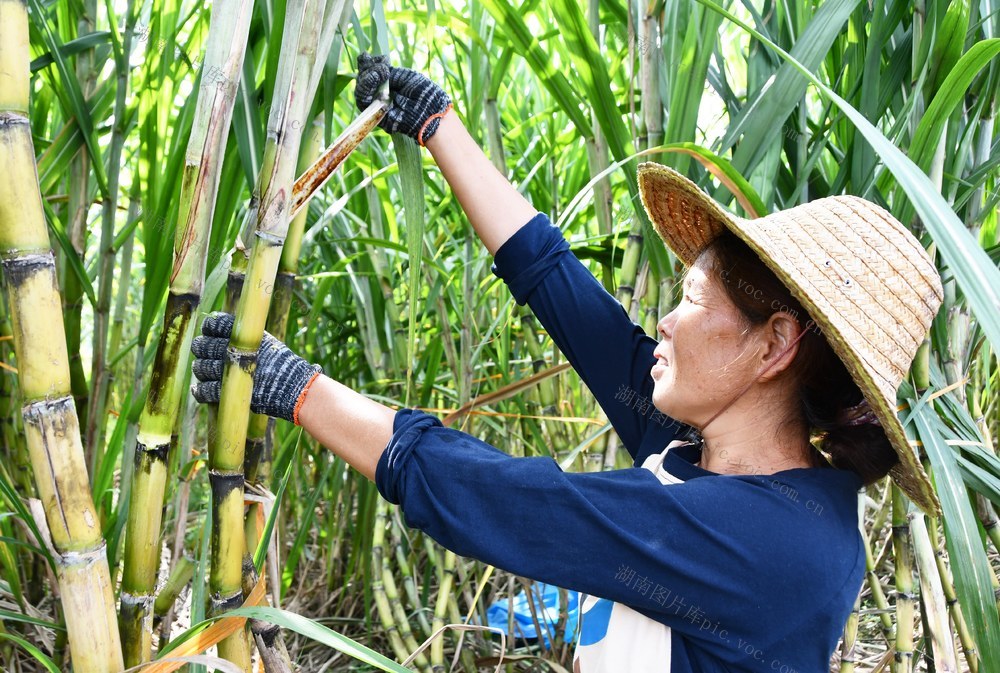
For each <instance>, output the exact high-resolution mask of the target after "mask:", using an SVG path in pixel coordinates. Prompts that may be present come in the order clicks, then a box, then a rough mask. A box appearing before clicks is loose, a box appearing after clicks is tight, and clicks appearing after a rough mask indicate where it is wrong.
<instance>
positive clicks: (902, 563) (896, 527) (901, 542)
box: [892, 484, 916, 673]
mask: <svg viewBox="0 0 1000 673" xmlns="http://www.w3.org/2000/svg"><path fill="white" fill-rule="evenodd" d="M906 509H907V502H906V499H905V496H904V495H903V492H902V491H900V490H899V487H897V486H896V485H895V484H893V485H892V551H893V558H894V559H895V571H896V654H895V655H894V673H910V672H911V671H912V670H913V616H914V599H915V598H916V595H915V594H914V593H913V570H912V561H911V560H910V559H911V555H912V547H911V542H910V520H909V518H908V517H907V511H906Z"/></svg>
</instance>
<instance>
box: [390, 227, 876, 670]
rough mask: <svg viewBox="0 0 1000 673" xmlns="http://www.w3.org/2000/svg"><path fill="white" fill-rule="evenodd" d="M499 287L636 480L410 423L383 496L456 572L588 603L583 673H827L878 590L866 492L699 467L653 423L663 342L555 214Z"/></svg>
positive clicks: (411, 414) (830, 475) (811, 472)
mask: <svg viewBox="0 0 1000 673" xmlns="http://www.w3.org/2000/svg"><path fill="white" fill-rule="evenodd" d="M493 271H494V273H495V274H496V275H497V276H499V277H500V278H502V279H503V280H504V281H505V282H506V283H507V285H508V287H509V288H510V291H511V292H512V293H513V295H514V297H515V299H516V301H517V302H518V303H520V304H522V305H523V304H524V303H528V305H529V306H530V307H531V309H532V310H533V311H534V313H535V315H536V316H537V317H538V319H539V321H540V322H541V323H542V325H544V326H545V328H546V329H547V331H548V333H549V335H550V336H551V337H552V339H553V340H554V341H555V343H556V345H557V346H558V347H559V349H560V350H561V351H562V352H563V353H564V354H565V355H566V357H567V358H568V360H569V361H570V363H571V364H572V365H573V367H574V368H575V369H576V371H577V372H578V373H579V375H580V377H581V378H582V380H583V381H584V383H585V384H586V385H587V386H588V388H589V389H590V390H591V391H592V392H593V394H594V396H595V397H596V398H597V400H598V402H599V403H600V404H601V406H602V408H603V409H604V411H605V413H606V414H607V416H608V419H609V420H610V421H611V423H612V425H613V426H614V428H615V430H616V431H617V433H618V434H619V436H620V437H621V440H622V444H623V445H624V446H625V448H626V449H627V450H628V451H629V453H630V454H631V455H632V456H633V457H634V459H635V465H636V467H632V468H628V469H623V470H612V471H606V472H599V473H567V472H563V471H562V470H561V469H560V468H559V466H558V465H557V464H556V462H555V461H553V460H552V459H551V458H547V457H536V458H513V457H511V456H508V455H507V454H505V453H504V452H502V451H499V450H498V449H496V448H494V447H492V446H490V445H488V444H486V443H485V442H483V441H481V440H479V439H477V438H475V437H472V436H470V435H468V434H466V433H463V432H460V431H458V430H452V429H449V428H445V427H443V426H442V425H441V423H440V421H438V420H437V419H436V418H435V417H433V416H430V415H428V414H425V413H423V412H419V411H415V410H412V409H402V410H400V411H398V412H397V413H396V417H395V422H394V427H393V430H394V433H393V436H392V438H391V440H390V441H389V444H388V445H387V447H386V449H385V451H384V452H383V454H382V456H381V457H380V460H379V463H378V467H377V470H376V484H377V486H378V489H379V492H380V493H381V494H382V495H383V496H384V497H385V498H386V499H388V500H389V501H390V502H392V503H396V504H399V505H400V506H401V507H402V510H403V515H404V518H405V521H406V523H407V525H409V526H411V527H413V528H418V529H420V530H423V531H425V532H426V533H427V534H428V535H430V536H431V537H432V538H434V539H435V540H437V541H438V542H439V543H441V544H442V545H444V546H445V547H447V548H448V549H451V550H453V551H455V552H457V553H458V554H461V555H463V556H467V557H471V558H476V559H479V560H481V561H483V562H486V563H490V564H493V565H495V566H497V567H498V568H502V569H504V570H508V571H510V572H513V573H516V574H518V575H522V576H525V577H529V578H532V579H535V580H539V581H543V582H548V583H552V584H556V585H559V586H562V587H565V588H567V589H571V590H577V591H580V592H583V593H584V594H586V600H585V601H584V602H583V604H582V605H583V609H584V614H583V616H582V629H581V635H580V640H579V641H578V643H577V659H578V660H577V662H576V663H577V666H578V667H579V668H578V670H580V671H581V673H597V672H598V671H623V670H629V671H647V670H649V671H665V672H667V673H695V672H699V673H715V672H721V671H779V672H781V673H792V672H797V673H814V672H815V673H820V672H824V671H828V667H829V660H830V656H831V654H832V652H833V650H834V648H835V647H836V644H837V642H838V639H839V637H840V635H841V633H842V631H843V628H844V624H845V622H846V620H847V617H848V615H849V613H850V611H851V609H852V607H853V604H854V601H855V599H856V597H857V595H858V591H859V589H860V587H861V583H862V580H863V577H864V571H865V552H864V547H863V545H862V544H861V542H862V540H861V536H860V532H859V530H858V514H857V490H858V489H859V488H860V486H861V479H860V478H859V477H858V476H857V475H856V474H855V473H853V472H849V471H843V470H837V469H834V468H797V469H791V470H784V471H781V472H777V473H775V474H769V475H730V474H726V475H722V474H716V473H713V472H709V471H707V470H704V469H701V468H699V467H697V466H696V465H695V463H697V462H698V461H699V459H700V449H699V448H698V447H697V446H694V445H690V444H687V445H684V444H683V443H682V442H680V441H677V440H678V436H679V433H680V432H681V430H682V429H683V426H682V425H680V424H678V423H676V422H675V421H673V420H672V419H670V418H668V417H666V416H664V415H663V414H661V413H660V412H658V411H657V410H656V409H655V408H653V406H652V402H651V395H652V388H653V382H652V379H651V377H650V375H649V370H650V367H651V366H652V364H653V362H654V358H653V349H654V347H655V345H656V342H655V341H654V340H653V339H651V338H650V337H648V336H647V335H646V334H645V333H644V332H643V330H642V329H641V328H640V327H639V326H638V325H636V324H634V323H633V322H632V321H631V320H630V319H629V317H628V315H627V314H626V312H625V311H624V309H623V308H622V306H621V304H620V303H619V302H618V301H617V300H615V299H614V297H612V296H611V295H610V294H608V293H607V292H606V291H605V290H604V288H603V286H601V284H600V283H599V282H598V281H597V279H596V278H595V277H594V276H593V275H592V274H591V273H590V272H589V271H588V270H587V268H586V267H584V266H583V264H581V263H580V261H579V260H578V259H577V258H576V256H575V255H573V253H572V252H571V251H570V249H569V245H568V243H567V242H566V240H565V238H564V237H563V236H562V234H561V232H560V231H559V229H558V228H556V227H554V226H552V225H551V224H550V222H549V219H548V217H546V216H545V215H544V214H538V215H537V216H535V217H534V218H533V219H532V220H531V221H529V222H528V223H527V224H525V225H524V226H523V227H521V228H520V229H519V230H518V231H517V232H516V233H515V234H514V235H513V236H512V237H511V238H510V239H509V240H508V241H507V242H506V243H504V245H503V246H501V248H500V249H499V250H498V251H497V253H496V255H495V258H494V266H493ZM668 446H669V447H670V448H669V449H668ZM581 652H584V653H586V656H583V655H581Z"/></svg>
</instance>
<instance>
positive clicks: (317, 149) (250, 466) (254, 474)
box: [244, 121, 323, 579]
mask: <svg viewBox="0 0 1000 673" xmlns="http://www.w3.org/2000/svg"><path fill="white" fill-rule="evenodd" d="M322 151H323V125H322V123H321V122H319V121H317V122H315V123H314V124H313V125H312V126H311V127H310V130H309V132H308V133H307V134H306V138H305V140H304V142H303V147H302V151H301V153H300V155H299V161H298V165H297V167H296V172H297V174H299V175H302V174H304V173H306V172H307V170H308V169H309V167H310V166H312V164H313V162H314V161H316V160H317V159H318V158H319V157H320V154H321V153H322ZM308 214H309V211H308V209H307V208H300V209H299V213H298V214H297V215H296V216H295V217H294V218H292V221H291V223H290V224H289V225H288V234H287V236H286V237H285V244H284V246H282V249H281V261H280V262H279V263H278V275H277V278H276V279H275V283H274V294H273V297H272V299H271V307H270V310H269V311H268V314H267V325H266V329H267V331H268V332H270V333H271V334H273V335H274V336H275V337H276V338H277V339H280V340H281V341H284V340H285V336H286V331H287V327H288V312H289V309H290V308H291V305H292V291H293V290H294V287H295V274H297V273H298V270H299V251H300V250H301V249H302V235H303V233H304V232H305V226H306V218H307V216H308ZM274 427H275V423H274V420H273V419H270V421H269V419H268V418H267V416H262V415H260V414H251V417H250V425H249V427H248V429H247V444H246V456H245V457H244V463H245V472H246V482H247V483H248V484H254V485H257V486H262V487H264V488H270V479H271V458H272V455H271V454H272V451H273V447H274ZM260 507H261V505H260V503H256V502H255V503H251V504H250V507H249V508H248V510H247V515H246V522H247V525H246V534H247V547H248V548H249V549H250V550H251V552H252V551H253V550H254V549H256V548H257V544H258V543H259V542H260V540H259V539H258V538H257V536H256V534H255V533H256V530H257V527H256V523H255V522H256V520H257V510H258V509H259V508H260ZM275 533H277V531H275ZM275 579H280V578H275Z"/></svg>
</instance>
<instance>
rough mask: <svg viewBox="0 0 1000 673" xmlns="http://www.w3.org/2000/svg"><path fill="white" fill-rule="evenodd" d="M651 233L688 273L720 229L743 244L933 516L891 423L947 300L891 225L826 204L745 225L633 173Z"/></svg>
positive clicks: (926, 263)
mask: <svg viewBox="0 0 1000 673" xmlns="http://www.w3.org/2000/svg"><path fill="white" fill-rule="evenodd" d="M639 194H640V196H641V197H642V204H643V206H644V207H645V208H646V213H647V214H648V215H649V219H650V221H651V222H652V223H653V227H654V228H655V229H656V231H657V233H659V235H660V237H661V238H662V239H663V240H664V242H665V243H666V244H667V245H668V246H669V247H670V248H671V249H672V250H673V251H674V253H676V255H677V257H678V258H680V260H681V261H682V262H683V263H684V264H686V265H689V266H690V265H691V264H693V263H694V261H695V259H697V257H698V255H699V254H700V253H701V251H702V250H704V249H705V247H706V246H707V245H708V244H709V243H710V242H711V241H712V240H713V239H714V238H716V237H717V236H718V235H719V234H720V233H722V232H723V230H724V229H729V230H730V231H732V232H733V233H734V234H736V235H737V236H738V237H739V238H741V239H742V240H743V241H745V242H746V243H747V245H749V246H750V248H752V249H753V250H754V252H756V253H757V255H759V256H760V258H761V260H762V261H763V262H764V263H765V264H766V265H767V266H768V268H770V269H771V271H773V272H774V273H775V275H777V277H778V278H779V279H780V280H781V281H782V282H783V283H784V284H785V286H786V287H788V289H789V290H790V291H791V293H792V295H793V296H794V297H795V298H796V299H798V300H799V302H801V304H802V306H803V307H804V308H805V309H806V311H808V312H809V316H810V317H811V318H812V319H813V320H814V321H815V322H816V324H817V325H818V326H819V328H820V329H821V330H822V332H823V334H824V335H825V336H826V339H827V341H828V342H829V343H830V345H831V346H832V347H833V350H834V351H835V352H836V353H837V355H838V356H839V357H840V359H841V360H843V362H844V364H845V365H846V366H847V370H848V371H849V372H850V374H851V377H852V378H853V379H854V382H855V383H857V385H858V387H859V388H860V389H861V392H862V394H863V395H864V397H865V399H866V400H867V401H868V404H869V406H870V407H871V409H872V411H873V412H874V413H875V416H876V417H877V418H878V420H879V422H880V423H881V425H882V428H883V430H885V433H886V436H887V437H888V439H889V441H890V443H891V444H892V447H893V448H894V449H895V450H896V453H897V454H899V463H897V464H896V465H895V466H894V467H893V468H892V470H891V471H890V473H889V474H890V475H891V476H892V478H893V479H894V480H895V481H896V483H897V484H898V485H899V487H900V488H901V489H902V490H903V491H904V492H905V493H906V494H907V495H908V496H910V498H911V499H912V500H913V502H914V503H916V504H917V505H918V506H919V507H920V508H921V509H923V510H925V511H926V512H928V513H932V514H933V513H939V512H940V509H941V507H940V504H939V503H938V499H937V496H936V494H935V493H934V489H933V488H932V487H931V483H930V480H929V479H928V478H927V474H926V473H925V472H924V470H923V468H922V467H921V465H920V460H919V459H918V457H917V455H916V453H915V451H914V449H913V448H912V447H911V446H910V444H909V442H908V441H907V439H906V435H905V433H904V432H903V426H902V424H901V423H900V421H899V418H898V417H897V416H896V390H897V389H898V388H899V384H900V382H901V381H902V380H903V377H905V376H906V374H907V372H908V370H909V368H910V364H911V363H912V362H913V358H914V356H915V355H916V352H917V347H918V346H919V345H920V343H921V341H923V339H924V336H925V335H926V334H927V330H928V328H929V327H930V324H931V320H933V318H934V315H935V313H937V310H938V307H939V306H940V305H941V301H942V299H943V297H944V293H943V292H942V290H941V279H940V277H939V276H938V273H937V271H936V270H935V268H934V263H933V262H932V261H931V260H930V258H929V257H928V256H927V253H926V252H925V251H924V249H923V247H922V246H921V245H920V243H919V242H918V241H917V240H916V238H914V236H913V235H912V234H911V233H910V232H909V231H907V230H906V228H904V227H903V225H902V224H900V223H899V222H898V221H897V220H896V219H895V218H894V217H893V216H892V215H890V214H889V213H887V212H886V211H885V210H884V209H882V208H881V207H879V206H877V205H875V204H874V203H871V202H869V201H866V200H864V199H861V198H858V197H856V196H833V197H829V198H825V199H818V200H816V201H812V202H810V203H805V204H802V205H799V206H795V207H794V208H789V209H787V210H783V211H780V212H777V213H772V214H770V215H768V216H766V217H761V218H758V219H753V220H748V219H744V218H741V217H736V216H735V215H732V214H731V213H729V212H727V211H726V210H724V209H723V208H722V206H720V205H719V204H718V203H716V202H715V201H714V200H713V199H712V198H711V197H709V196H708V195H706V194H705V193H704V192H703V191H701V189H699V188H698V186H697V185H695V184H694V183H693V182H691V181H690V180H688V179H687V178H686V177H684V176H683V175H681V174H680V173H678V172H676V171H674V170H672V169H670V168H667V167H666V166H661V165H660V164H655V163H649V162H646V163H642V164H640V165H639Z"/></svg>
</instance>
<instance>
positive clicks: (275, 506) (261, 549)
mask: <svg viewBox="0 0 1000 673" xmlns="http://www.w3.org/2000/svg"><path fill="white" fill-rule="evenodd" d="M297 430H298V432H297V433H296V437H295V448H294V449H292V455H291V457H290V459H289V461H288V466H287V467H286V468H285V471H284V474H283V475H282V477H281V480H280V481H279V482H278V492H277V493H275V494H274V502H273V503H272V505H271V513H270V514H269V515H268V517H267V520H266V521H265V522H264V530H263V531H262V532H261V535H260V541H259V542H258V543H257V549H255V550H254V553H253V565H254V568H256V569H257V574H258V575H259V574H260V571H261V568H263V567H264V557H265V556H267V548H268V546H269V545H270V544H271V534H272V533H273V532H274V523H275V521H277V519H278V512H279V511H280V509H281V503H282V500H283V499H284V495H285V488H286V487H287V486H288V478H289V477H290V476H291V474H292V466H293V465H294V464H295V456H297V455H298V453H299V442H300V441H301V440H302V428H301V427H300V428H298V429H297Z"/></svg>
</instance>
